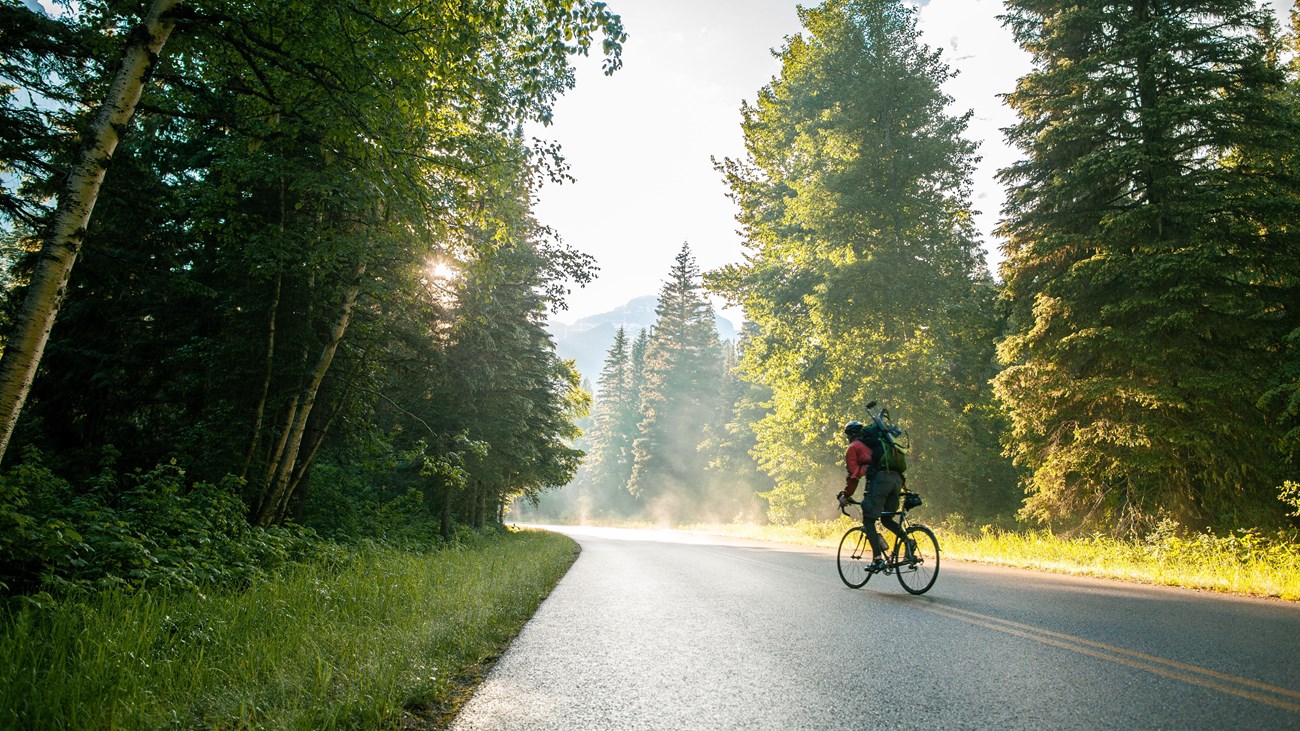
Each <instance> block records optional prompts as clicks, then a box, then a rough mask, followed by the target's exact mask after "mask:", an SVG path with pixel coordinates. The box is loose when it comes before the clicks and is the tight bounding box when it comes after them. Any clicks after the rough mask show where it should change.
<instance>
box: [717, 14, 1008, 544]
mask: <svg viewBox="0 0 1300 731" xmlns="http://www.w3.org/2000/svg"><path fill="white" fill-rule="evenodd" d="M800 17H801V19H802V21H803V24H804V28H805V33H804V34H802V35H798V36H794V37H792V38H790V39H789V40H788V42H787V45H786V47H785V48H784V49H783V50H782V52H781V59H782V69H781V75H780V76H779V77H778V78H777V79H775V80H774V81H773V82H772V83H771V84H769V85H768V86H766V87H764V88H763V89H762V90H761V91H760V93H759V96H758V100H757V102H756V104H755V105H753V106H750V105H745V106H744V107H743V109H742V111H743V116H744V121H743V125H742V126H743V130H744V133H745V140H746V150H747V158H746V159H745V160H744V161H736V160H727V161H725V162H724V163H723V164H721V165H719V169H720V170H721V171H722V172H723V174H724V175H725V176H726V179H727V182H728V185H729V186H730V188H731V193H732V197H733V199H734V200H735V201H736V202H737V204H738V205H739V207H740V211H741V213H740V221H741V223H742V224H743V226H744V233H745V236H746V239H747V240H746V247H747V249H748V253H747V257H746V262H745V263H744V264H741V265H735V266H731V267H727V268H724V269H722V270H720V271H718V272H714V273H712V274H711V275H710V276H709V278H708V281H709V283H710V286H711V287H712V288H713V289H714V290H715V291H718V292H720V293H723V294H725V295H726V296H727V297H729V298H731V299H732V300H733V301H735V302H738V303H739V304H742V305H743V306H744V308H745V316H746V318H747V319H748V320H750V321H752V322H754V323H756V324H757V326H758V328H759V333H758V334H757V335H756V336H755V338H754V339H753V342H752V343H751V344H750V345H749V347H747V348H746V350H745V353H744V357H743V359H742V363H741V371H742V374H743V375H744V377H745V378H747V379H749V380H750V381H752V382H754V383H756V384H759V385H761V386H763V387H766V388H769V389H771V392H772V397H771V402H770V403H771V411H770V413H768V414H767V415H765V416H764V417H763V418H762V420H761V421H760V422H759V423H758V424H757V425H756V426H755V432H756V438H757V441H758V444H757V448H756V450H755V454H756V456H757V458H758V460H759V463H760V464H761V465H762V467H763V469H764V470H765V471H766V472H767V473H768V474H769V475H770V476H771V477H772V478H773V479H774V480H775V482H776V484H777V488H776V489H775V490H774V491H773V492H771V493H770V494H769V495H768V499H769V502H770V504H771V516H772V518H774V519H776V520H792V519H795V518H797V517H800V516H802V515H807V514H810V513H813V512H816V510H817V509H816V507H814V506H818V505H821V506H829V505H830V504H831V503H832V502H833V500H832V497H833V495H834V493H835V489H834V487H835V484H836V479H837V475H838V474H839V473H840V472H842V470H843V467H842V466H837V460H838V459H839V458H840V456H841V455H842V454H843V442H842V438H841V436H840V429H839V426H840V425H842V424H843V423H844V422H846V421H848V420H849V419H853V418H858V419H860V418H863V416H864V415H863V414H862V413H861V410H860V409H861V407H862V406H863V405H864V404H865V403H866V402H867V401H869V400H873V399H874V400H879V401H881V402H883V403H886V404H888V405H889V406H890V408H891V410H892V411H893V413H894V414H895V416H897V417H899V418H901V419H902V420H903V421H904V422H905V423H906V424H907V425H908V426H909V428H910V429H911V431H912V432H913V433H914V434H916V435H917V439H916V441H915V443H914V445H913V446H914V452H915V454H914V455H913V456H914V460H913V462H914V466H913V467H912V470H913V471H914V473H915V479H916V481H917V482H919V483H922V484H925V485H926V486H927V489H928V490H931V491H932V492H931V493H930V495H931V498H932V499H933V502H934V503H935V504H940V505H945V504H946V506H947V507H950V508H951V507H954V506H960V505H961V500H962V499H963V496H966V495H969V494H971V493H973V492H975V487H974V486H975V485H976V484H977V483H978V482H980V481H983V480H987V479H989V478H990V477H991V476H992V475H994V474H995V473H996V472H998V470H999V469H1001V467H999V465H1000V464H1004V463H1003V462H1002V460H1001V459H1000V457H999V456H998V454H997V452H996V449H995V448H994V449H990V448H989V445H987V444H985V445H981V444H980V441H979V439H978V435H977V434H976V433H975V432H974V430H975V425H974V424H973V423H972V421H971V419H970V418H969V413H970V410H971V407H972V405H978V404H981V403H986V402H988V401H989V400H990V398H991V395H990V393H989V390H988V389H987V388H986V387H985V385H984V384H985V383H986V382H987V380H988V378H989V377H990V376H991V364H992V339H993V335H994V332H995V327H996V318H995V316H994V310H993V296H994V287H993V283H992V279H991V277H990V276H989V274H988V272H987V269H986V266H985V264H984V258H983V253H982V250H981V249H980V247H979V245H978V241H977V239H976V233H975V231H974V229H973V227H972V223H971V217H972V211H971V207H970V187H971V182H970V176H971V170H972V166H973V164H974V162H975V156H974V145H973V144H972V143H971V142H969V141H968V140H966V139H965V138H964V137H963V134H964V132H965V129H966V123H967V119H968V118H969V114H966V115H960V116H953V115H950V114H948V113H947V112H946V111H945V108H946V107H947V105H948V103H949V102H950V101H951V100H950V98H949V97H948V96H946V95H945V94H944V93H943V91H942V85H943V84H944V83H946V82H947V81H948V80H949V79H950V78H951V77H952V76H953V72H952V71H951V70H950V69H949V68H948V66H947V65H946V64H945V63H943V61H942V60H941V54H940V52H939V51H935V50H931V49H929V48H927V47H925V46H924V45H923V44H921V42H920V40H919V31H918V29H917V26H916V19H915V14H914V12H913V10H912V9H911V8H910V6H909V5H907V4H906V3H904V2H901V0H829V1H828V2H826V3H823V4H822V5H820V6H818V7H816V8H805V9H802V10H801V11H800ZM981 447H982V448H981ZM1003 471H1004V472H1005V470H1003ZM1007 488H1010V489H1014V486H1013V485H1011V486H1007V487H1004V488H1003V489H1004V490H1005V489H1007Z"/></svg>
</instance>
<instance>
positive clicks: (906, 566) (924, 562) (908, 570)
mask: <svg viewBox="0 0 1300 731" xmlns="http://www.w3.org/2000/svg"><path fill="white" fill-rule="evenodd" d="M905 534H906V536H907V537H908V538H910V539H912V540H914V541H916V551H915V552H914V553H913V554H912V555H911V556H908V555H907V550H906V549H905V548H904V543H903V541H901V540H900V541H897V542H895V543H894V560H893V563H894V565H895V566H897V567H898V568H896V569H895V573H897V574H898V583H899V584H902V585H903V590H904V591H906V592H907V593H908V594H924V593H926V592H927V591H929V590H930V587H932V586H934V580H935V579H937V578H939V540H938V539H937V538H935V537H934V532H933V531H931V530H930V529H929V528H926V527H925V526H923V525H914V526H911V527H910V528H908V529H907V530H906V531H905Z"/></svg>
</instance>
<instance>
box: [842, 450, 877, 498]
mask: <svg viewBox="0 0 1300 731" xmlns="http://www.w3.org/2000/svg"><path fill="white" fill-rule="evenodd" d="M869 464H871V450H870V449H867V446H866V445H865V444H863V443H862V442H856V441H855V442H853V443H852V444H850V445H849V448H848V451H846V452H845V453H844V466H845V467H846V468H847V469H848V471H849V474H848V477H846V478H845V479H844V496H845V497H853V492H854V491H855V490H857V489H858V480H860V479H862V476H863V475H865V474H867V465H869Z"/></svg>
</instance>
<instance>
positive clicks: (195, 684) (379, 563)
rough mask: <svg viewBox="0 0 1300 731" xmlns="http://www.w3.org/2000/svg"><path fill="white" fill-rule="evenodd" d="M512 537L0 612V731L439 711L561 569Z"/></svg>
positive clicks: (389, 723) (525, 535) (556, 547)
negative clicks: (203, 588) (189, 589)
mask: <svg viewBox="0 0 1300 731" xmlns="http://www.w3.org/2000/svg"><path fill="white" fill-rule="evenodd" d="M575 549H576V546H575V544H574V543H573V542H572V540H570V539H568V538H565V537H563V536H559V535H556V534H547V533H538V532H521V533H513V534H506V535H499V536H495V537H484V538H476V539H473V540H471V541H469V542H468V543H466V544H463V545H459V546H456V547H452V548H445V549H442V550H439V551H436V552H430V553H408V552H401V551H397V550H393V549H384V548H371V549H367V550H364V551H362V552H360V553H359V554H358V555H357V556H356V558H355V559H354V560H352V561H350V562H347V563H346V564H345V565H343V566H341V567H332V568H331V567H327V566H320V565H317V566H305V567H299V568H296V569H294V570H291V571H289V572H286V573H285V574H283V575H282V576H280V577H278V578H276V579H274V580H268V581H264V582H262V583H260V584H257V585H255V586H254V587H252V588H251V589H249V590H246V591H243V592H239V593H233V592H231V593H213V594H209V595H206V596H204V595H199V594H194V593H188V594H182V593H171V594H164V593H154V592H148V591H142V592H137V593H135V594H124V593H114V592H110V593H105V594H101V595H98V596H94V597H93V598H90V599H87V600H85V601H79V602H71V601H65V602H61V603H57V602H56V603H54V604H53V605H52V606H47V607H44V608H38V607H36V606H33V605H26V606H22V607H11V608H10V609H8V610H7V611H5V612H4V613H3V616H0V622H2V624H0V657H3V658H4V662H3V663H0V727H4V728H23V729H41V728H99V729H159V728H268V729H329V728H389V727H399V726H402V725H410V724H411V722H412V721H413V720H414V719H416V718H418V719H422V720H424V721H429V720H437V719H438V718H446V717H447V716H448V714H450V713H451V712H452V711H454V709H455V707H456V704H457V703H458V697H459V696H460V695H462V690H463V687H464V685H465V684H466V683H467V682H470V681H472V680H473V679H474V677H475V675H476V673H479V672H481V670H482V668H483V667H484V664H485V663H487V662H489V661H491V660H492V659H494V658H495V657H496V656H497V655H498V654H499V653H500V652H501V651H502V649H503V648H504V647H505V645H506V644H507V643H508V642H509V641H510V639H511V638H512V637H513V636H514V635H515V634H516V633H517V632H518V630H519V628H520V627H521V626H522V624H523V622H524V621H526V620H527V618H528V617H529V616H531V615H532V613H533V611H534V610H535V609H536V607H537V605H538V604H539V603H540V602H541V600H542V599H543V598H544V597H545V596H546V595H547V594H548V593H549V592H550V590H551V588H552V587H553V586H554V584H555V583H556V582H557V581H558V580H559V578H560V577H561V576H562V575H563V574H564V572H565V571H566V570H567V569H568V566H569V565H570V563H571V562H572V560H573V558H574V556H575V555H576V554H575Z"/></svg>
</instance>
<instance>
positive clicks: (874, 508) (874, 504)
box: [837, 421, 915, 571]
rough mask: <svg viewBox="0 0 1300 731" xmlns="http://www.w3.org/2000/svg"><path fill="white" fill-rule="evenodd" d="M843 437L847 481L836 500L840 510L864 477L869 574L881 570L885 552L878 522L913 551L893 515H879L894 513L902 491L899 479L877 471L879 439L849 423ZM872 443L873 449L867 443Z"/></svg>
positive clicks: (894, 474)
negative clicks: (845, 447) (868, 541)
mask: <svg viewBox="0 0 1300 731" xmlns="http://www.w3.org/2000/svg"><path fill="white" fill-rule="evenodd" d="M844 436H846V437H848V439H849V447H848V449H847V450H846V451H845V452H844V466H845V468H846V469H847V470H848V473H849V474H848V477H846V478H845V480H844V491H843V492H841V493H840V494H839V495H838V496H837V497H839V500H840V507H844V506H845V505H847V504H848V501H849V500H850V499H851V498H852V497H853V493H854V491H855V490H857V489H858V481H859V480H861V479H862V478H863V477H864V476H865V477H866V478H867V486H866V488H865V489H864V490H863V492H862V529H863V530H865V531H866V533H867V538H868V539H869V540H870V541H871V570H873V571H879V570H880V569H883V568H884V567H885V561H884V559H882V558H881V556H882V555H883V554H886V553H888V552H889V547H888V545H886V543H885V539H884V537H883V536H881V535H880V532H879V531H878V530H876V521H877V520H879V521H880V522H881V523H882V524H883V525H884V526H885V527H886V528H888V529H889V530H890V532H891V533H893V534H894V535H896V536H898V537H899V538H902V539H903V540H905V541H907V547H908V549H909V551H911V550H915V548H914V546H913V544H912V541H910V540H908V539H907V537H906V536H905V535H904V534H903V527H902V526H901V525H899V524H898V521H897V520H896V519H895V518H894V516H893V515H881V513H882V512H889V513H893V512H897V510H898V501H899V494H900V493H901V492H902V490H903V475H902V474H901V473H899V472H894V471H892V470H882V469H878V468H877V466H876V464H875V461H873V457H874V456H875V455H878V454H881V453H882V447H881V446H880V443H879V438H878V437H874V436H873V435H872V434H871V432H870V431H869V430H868V429H867V428H866V427H865V426H863V425H862V422H860V421H850V422H849V423H848V424H846V425H845V426H844ZM872 442H875V444H874V445H872V444H871V443H872Z"/></svg>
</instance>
